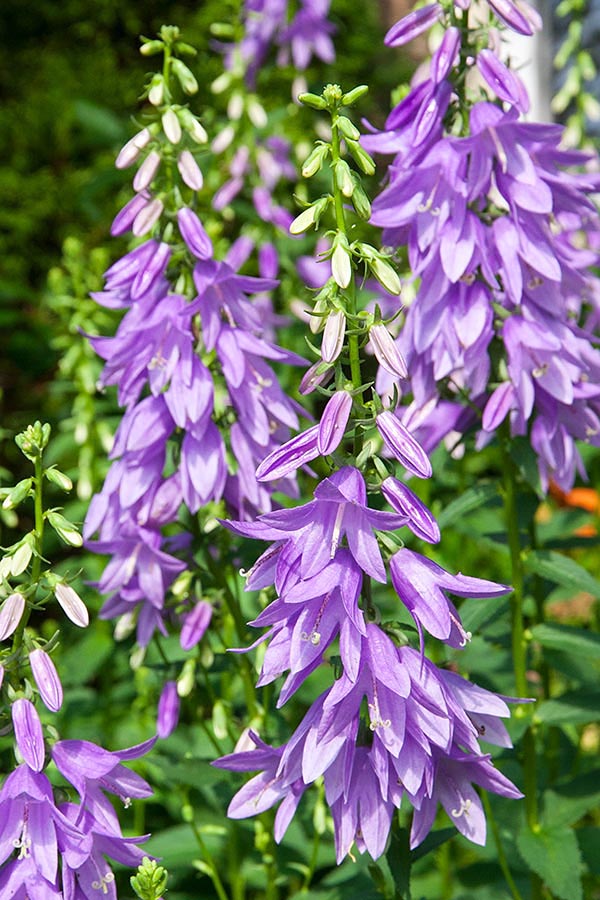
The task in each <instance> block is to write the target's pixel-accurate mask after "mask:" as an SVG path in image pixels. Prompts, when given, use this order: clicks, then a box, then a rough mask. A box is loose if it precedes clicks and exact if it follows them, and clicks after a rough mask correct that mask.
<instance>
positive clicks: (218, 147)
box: [211, 125, 235, 153]
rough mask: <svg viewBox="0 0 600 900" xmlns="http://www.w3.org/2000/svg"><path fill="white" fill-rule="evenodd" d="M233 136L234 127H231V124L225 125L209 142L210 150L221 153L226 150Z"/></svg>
mask: <svg viewBox="0 0 600 900" xmlns="http://www.w3.org/2000/svg"><path fill="white" fill-rule="evenodd" d="M234 137H235V129H234V128H233V125H227V126H226V127H225V128H224V129H223V131H220V132H219V134H218V135H217V136H216V138H215V139H214V140H213V142H212V144H211V149H212V152H213V153H222V152H223V151H224V150H227V148H228V147H229V145H230V143H231V142H232V140H233V139H234Z"/></svg>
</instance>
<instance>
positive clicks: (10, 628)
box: [0, 591, 25, 641]
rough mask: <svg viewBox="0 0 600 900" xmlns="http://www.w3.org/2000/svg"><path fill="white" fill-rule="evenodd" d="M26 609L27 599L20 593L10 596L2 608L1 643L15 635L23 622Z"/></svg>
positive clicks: (0, 621)
mask: <svg viewBox="0 0 600 900" xmlns="http://www.w3.org/2000/svg"><path fill="white" fill-rule="evenodd" d="M24 609H25V597H24V596H23V594H21V593H20V592H19V591H15V592H14V594H10V595H9V596H8V597H7V598H6V600H5V601H4V603H3V604H2V606H0V641H4V640H6V638H7V637H10V636H11V634H13V633H14V632H15V631H16V630H17V627H18V625H19V622H20V621H21V617H22V616H23V610H24Z"/></svg>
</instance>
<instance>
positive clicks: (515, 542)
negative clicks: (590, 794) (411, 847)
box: [502, 439, 542, 900]
mask: <svg viewBox="0 0 600 900" xmlns="http://www.w3.org/2000/svg"><path fill="white" fill-rule="evenodd" d="M508 446H509V445H508V439H506V440H505V441H504V442H503V445H502V454H503V459H502V464H503V470H504V511H505V517H506V533H507V538H508V547H509V550H510V561H511V580H512V586H513V593H512V596H511V600H510V612H511V634H512V652H513V668H514V674H515V684H516V691H517V696H519V697H526V696H527V694H528V686H527V643H526V640H525V625H524V617H523V601H524V597H525V571H524V566H523V550H522V547H521V536H520V533H519V510H518V485H517V472H516V468H515V465H514V463H513V461H512V459H511V456H510V453H509V450H508ZM519 713H520V714H521V715H528V712H527V711H526V710H524V709H523V708H522V707H521V708H520V710H519V711H518V713H517V714H519ZM521 746H522V763H523V793H524V794H525V816H526V819H527V824H528V826H529V828H530V829H531V830H532V831H537V830H538V829H539V813H538V799H537V773H536V768H537V760H536V742H535V733H534V730H533V728H532V727H531V726H529V727H528V728H527V730H526V731H525V734H524V735H523V740H522V745H521ZM531 884H532V894H531V896H532V900H539V898H541V896H542V894H541V882H540V879H539V878H538V876H536V875H535V874H532V881H531Z"/></svg>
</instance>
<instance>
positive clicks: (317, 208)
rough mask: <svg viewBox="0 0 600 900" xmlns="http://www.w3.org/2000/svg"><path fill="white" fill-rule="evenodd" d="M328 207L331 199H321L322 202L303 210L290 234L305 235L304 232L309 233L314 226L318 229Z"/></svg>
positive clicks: (319, 201)
mask: <svg viewBox="0 0 600 900" xmlns="http://www.w3.org/2000/svg"><path fill="white" fill-rule="evenodd" d="M328 205H329V197H321V199H320V200H316V201H315V202H314V203H311V205H310V206H309V207H307V208H306V209H305V210H303V211H302V212H301V213H300V215H299V216H296V218H295V219H294V221H293V222H292V224H291V225H290V234H303V232H305V231H308V229H309V228H310V227H311V226H312V225H314V226H315V228H316V227H317V226H318V224H319V220H320V218H321V216H322V215H323V213H324V212H325V210H326V209H327V206H328Z"/></svg>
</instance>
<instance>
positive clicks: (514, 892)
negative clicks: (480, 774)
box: [481, 791, 523, 900]
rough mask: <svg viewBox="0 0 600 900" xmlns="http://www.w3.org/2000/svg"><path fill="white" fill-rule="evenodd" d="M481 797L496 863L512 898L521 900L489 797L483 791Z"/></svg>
mask: <svg viewBox="0 0 600 900" xmlns="http://www.w3.org/2000/svg"><path fill="white" fill-rule="evenodd" d="M481 798H482V801H483V806H484V809H485V817H486V819H487V820H488V822H489V823H490V825H491V828H492V834H493V835H494V841H495V844H496V853H497V854H498V864H499V865H500V868H501V869H502V874H503V875H504V880H505V881H506V884H507V885H508V889H509V891H510V893H511V896H512V898H513V900H523V898H522V897H521V894H520V893H519V889H518V887H517V885H516V884H515V880H514V878H513V876H512V872H511V871H510V868H509V865H508V860H507V858H506V853H505V852H504V846H503V844H502V838H501V837H500V829H499V828H498V823H497V822H496V819H495V818H494V814H493V812H492V805H491V803H490V799H489V797H488V795H487V794H486V792H485V791H483V792H482V794H481Z"/></svg>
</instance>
